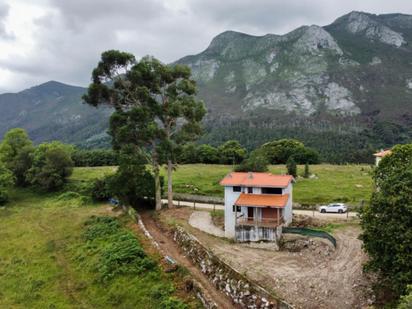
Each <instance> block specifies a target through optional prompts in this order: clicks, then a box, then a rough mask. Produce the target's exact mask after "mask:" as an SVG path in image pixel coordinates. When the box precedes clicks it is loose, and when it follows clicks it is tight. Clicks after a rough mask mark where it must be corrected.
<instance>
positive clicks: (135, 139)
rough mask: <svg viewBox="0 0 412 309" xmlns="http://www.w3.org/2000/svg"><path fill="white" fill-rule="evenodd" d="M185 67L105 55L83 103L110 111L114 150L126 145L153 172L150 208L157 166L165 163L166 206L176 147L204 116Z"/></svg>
mask: <svg viewBox="0 0 412 309" xmlns="http://www.w3.org/2000/svg"><path fill="white" fill-rule="evenodd" d="M190 75H191V72H190V69H189V68H188V67H186V66H182V65H165V64H162V63H161V62H160V61H158V60H157V59H155V58H153V57H144V58H142V59H141V60H140V61H136V59H135V57H134V56H133V55H132V54H129V53H124V52H120V51H116V50H110V51H106V52H104V53H103V54H102V57H101V61H100V62H99V63H98V65H97V67H96V68H95V69H94V70H93V73H92V79H93V83H92V84H91V85H90V86H89V88H88V93H87V94H86V95H85V96H84V100H85V101H86V102H87V103H89V104H91V105H94V106H98V105H100V104H109V105H111V106H113V107H114V108H115V110H116V111H115V113H114V114H113V115H112V117H111V120H110V133H111V135H112V138H113V146H114V148H115V149H121V148H122V147H123V146H124V145H127V144H131V145H135V146H138V147H139V148H140V149H142V150H145V151H146V152H147V153H148V154H149V155H148V158H150V161H151V163H152V165H153V172H154V174H155V187H156V190H155V192H156V208H157V209H159V208H160V207H161V196H160V180H159V179H160V178H159V177H160V176H159V166H160V164H161V163H163V162H167V163H168V176H169V177H168V181H169V186H168V188H169V190H168V193H169V202H170V197H171V193H172V191H171V172H172V164H173V162H174V161H175V154H176V150H177V148H178V147H177V146H178V145H179V144H183V143H185V142H187V141H190V140H193V139H195V138H196V137H197V136H198V135H199V134H200V132H201V127H200V121H201V120H202V118H203V116H204V114H205V108H204V106H203V103H202V102H200V101H198V100H196V98H195V93H196V83H195V82H194V81H193V80H192V79H191V78H190Z"/></svg>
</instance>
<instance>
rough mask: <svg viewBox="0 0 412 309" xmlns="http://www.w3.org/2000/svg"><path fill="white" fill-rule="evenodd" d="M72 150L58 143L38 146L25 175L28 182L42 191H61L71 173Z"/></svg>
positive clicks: (68, 146)
mask: <svg viewBox="0 0 412 309" xmlns="http://www.w3.org/2000/svg"><path fill="white" fill-rule="evenodd" d="M72 150H73V148H72V147H71V146H70V145H65V144H62V143H60V142H51V143H43V144H40V145H39V146H38V147H37V148H36V150H35V151H34V156H33V165H32V167H31V168H30V169H29V171H28V173H27V180H28V182H29V183H30V184H31V185H33V186H35V187H37V188H38V189H40V190H43V191H56V190H59V189H61V188H62V187H63V185H64V184H65V183H66V181H67V178H68V177H69V176H70V175H71V173H72V171H73V161H72V159H71V153H72Z"/></svg>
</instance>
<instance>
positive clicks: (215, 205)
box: [213, 203, 216, 212]
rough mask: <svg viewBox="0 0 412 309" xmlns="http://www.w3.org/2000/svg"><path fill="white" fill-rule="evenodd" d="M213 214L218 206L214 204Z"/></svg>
mask: <svg viewBox="0 0 412 309" xmlns="http://www.w3.org/2000/svg"><path fill="white" fill-rule="evenodd" d="M213 212H216V204H215V203H213Z"/></svg>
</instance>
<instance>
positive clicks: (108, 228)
mask: <svg viewBox="0 0 412 309" xmlns="http://www.w3.org/2000/svg"><path fill="white" fill-rule="evenodd" d="M84 225H85V226H86V227H87V228H86V231H85V232H84V233H83V236H84V238H85V239H86V240H95V239H98V238H101V237H106V236H109V235H114V234H115V233H117V232H118V231H119V230H120V224H119V222H118V221H117V219H115V218H113V217H107V216H105V217H95V216H93V217H90V218H89V219H88V220H87V221H86V222H85V224H84Z"/></svg>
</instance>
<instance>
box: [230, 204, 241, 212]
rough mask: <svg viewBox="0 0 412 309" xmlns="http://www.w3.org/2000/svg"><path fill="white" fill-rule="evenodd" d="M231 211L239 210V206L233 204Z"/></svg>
mask: <svg viewBox="0 0 412 309" xmlns="http://www.w3.org/2000/svg"><path fill="white" fill-rule="evenodd" d="M232 211H233V212H241V210H240V206H235V205H233V209H232Z"/></svg>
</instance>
